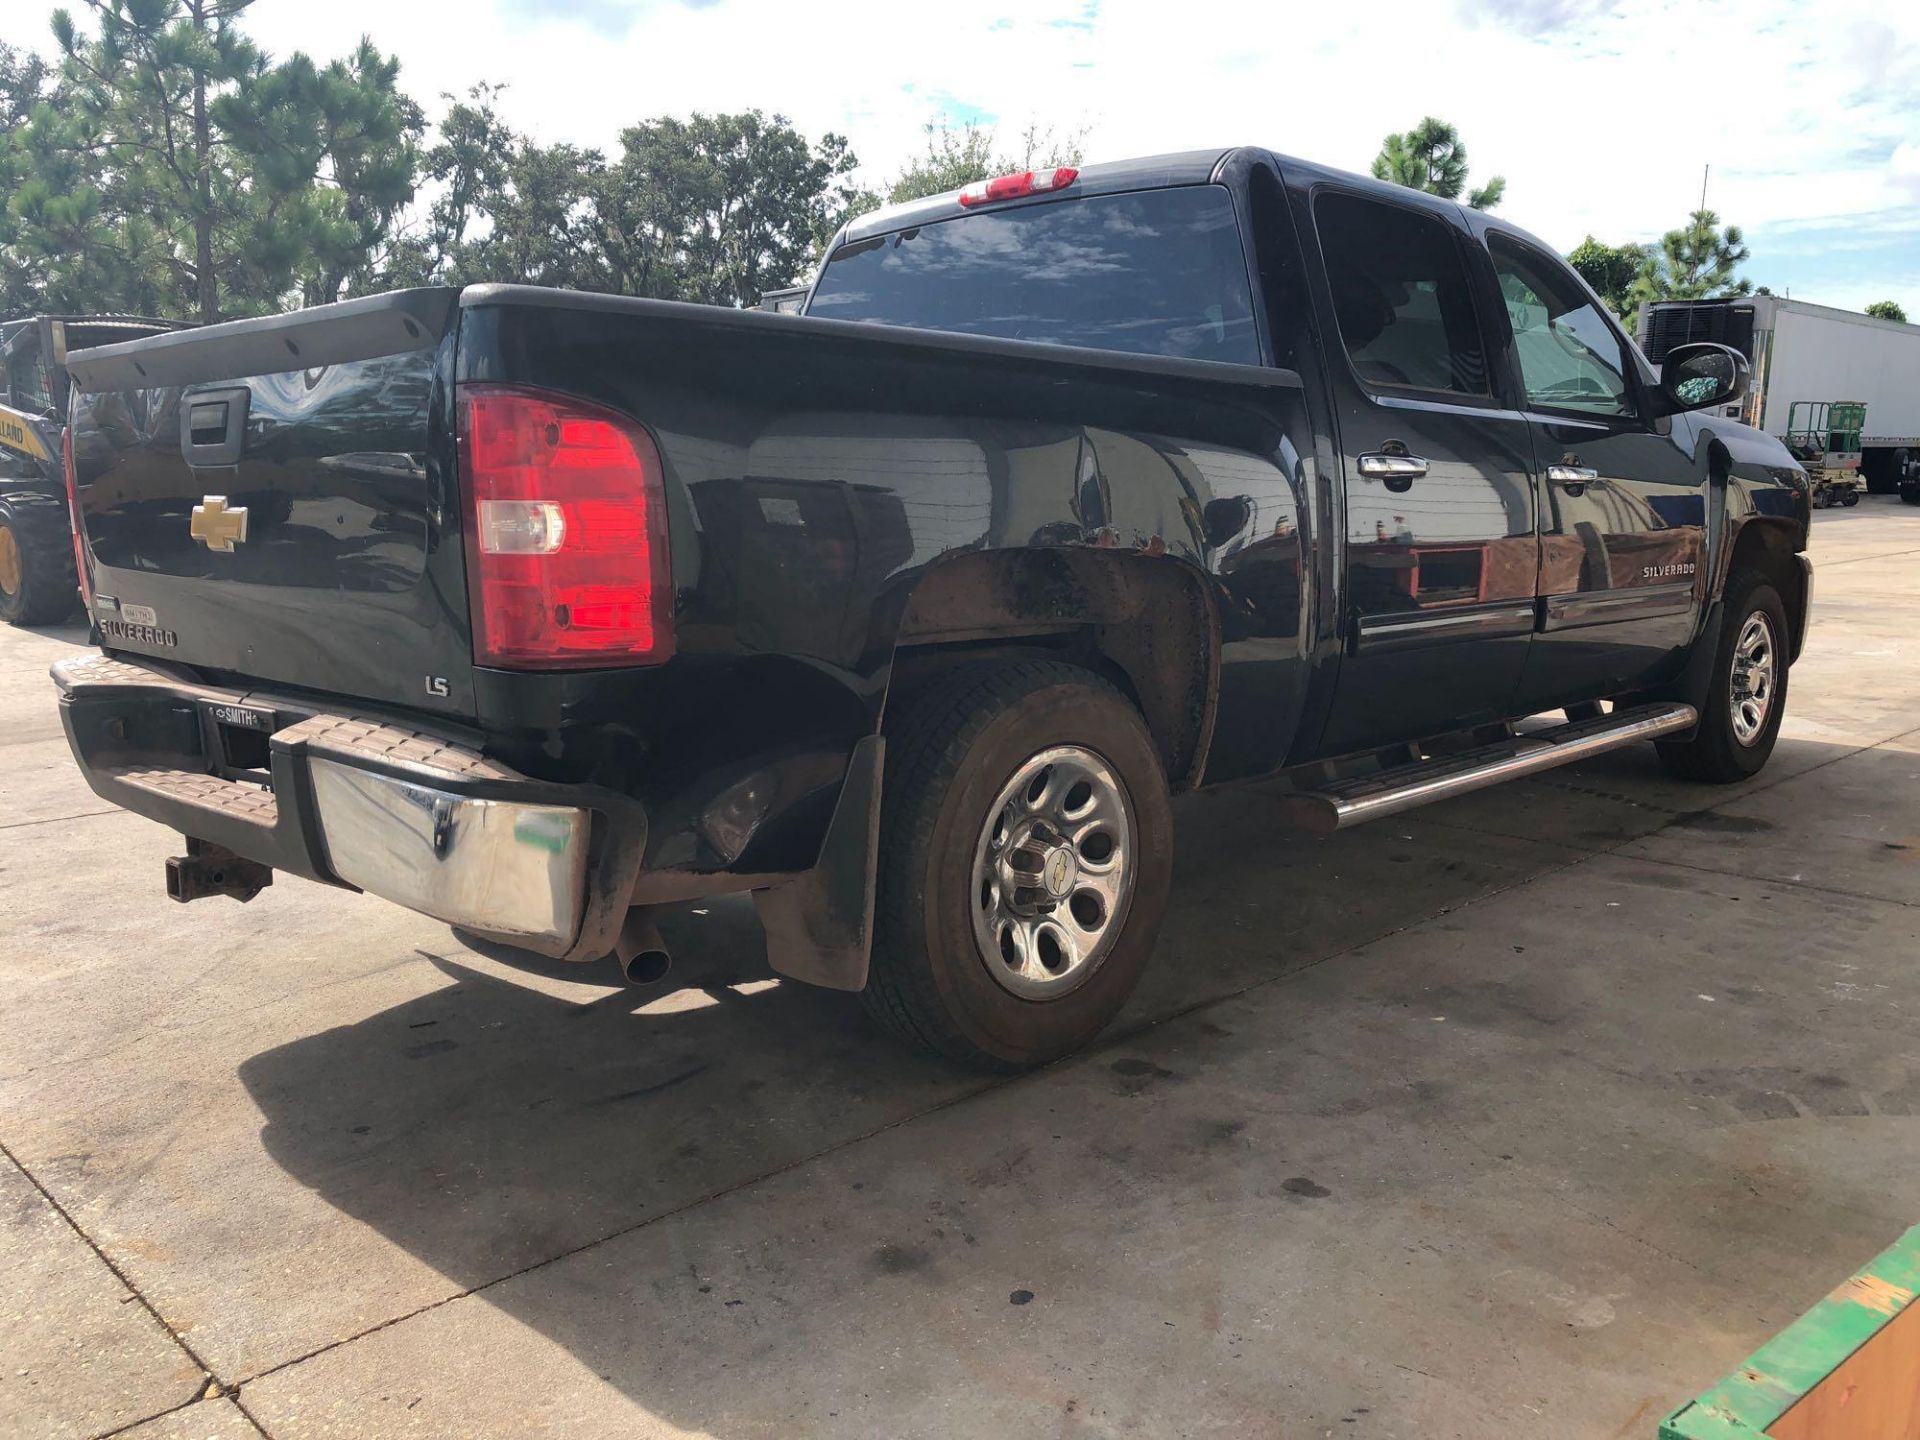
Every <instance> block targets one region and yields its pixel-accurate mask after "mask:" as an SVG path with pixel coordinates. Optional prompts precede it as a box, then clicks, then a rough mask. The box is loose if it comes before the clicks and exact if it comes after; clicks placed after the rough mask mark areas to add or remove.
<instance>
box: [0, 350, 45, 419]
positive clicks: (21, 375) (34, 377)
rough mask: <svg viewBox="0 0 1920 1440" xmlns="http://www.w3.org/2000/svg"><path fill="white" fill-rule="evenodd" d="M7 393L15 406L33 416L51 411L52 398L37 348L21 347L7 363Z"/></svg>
mask: <svg viewBox="0 0 1920 1440" xmlns="http://www.w3.org/2000/svg"><path fill="white" fill-rule="evenodd" d="M7 393H8V394H9V395H11V396H12V397H13V404H14V405H15V406H17V407H18V408H20V409H22V410H26V411H30V412H32V413H33V414H36V415H45V414H47V413H48V412H50V411H51V410H52V409H53V397H52V395H50V394H48V392H47V371H46V367H45V366H44V365H42V364H41V363H40V351H39V349H38V347H36V346H34V345H31V344H28V345H23V346H21V347H20V349H18V350H16V351H15V352H14V354H13V358H12V359H11V360H9V361H8V362H7ZM0 398H5V397H0Z"/></svg>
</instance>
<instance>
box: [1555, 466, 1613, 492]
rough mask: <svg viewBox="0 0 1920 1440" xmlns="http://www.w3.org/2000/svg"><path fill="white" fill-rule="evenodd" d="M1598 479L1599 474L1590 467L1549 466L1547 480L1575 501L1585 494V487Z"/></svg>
mask: <svg viewBox="0 0 1920 1440" xmlns="http://www.w3.org/2000/svg"><path fill="white" fill-rule="evenodd" d="M1599 478H1600V472H1599V471H1598V470H1596V469H1594V468H1593V467H1592V466H1591V465H1549V466H1547V480H1548V481H1549V482H1550V483H1552V484H1554V485H1558V486H1560V487H1561V488H1562V489H1564V490H1565V491H1566V492H1567V494H1569V495H1571V496H1573V497H1574V498H1575V499H1576V500H1577V499H1579V498H1580V497H1581V496H1582V495H1584V494H1586V493H1587V486H1589V485H1591V484H1592V483H1593V482H1594V481H1596V480H1598V479H1599Z"/></svg>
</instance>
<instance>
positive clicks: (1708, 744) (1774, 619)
mask: <svg viewBox="0 0 1920 1440" xmlns="http://www.w3.org/2000/svg"><path fill="white" fill-rule="evenodd" d="M1723 604H1724V607H1725V624H1724V625H1723V626H1722V628H1721V631H1720V639H1719V648H1718V651H1717V652H1716V654H1715V657H1714V666H1713V676H1712V679H1711V680H1709V682H1708V685H1707V697H1706V704H1705V706H1704V708H1703V709H1702V712H1701V715H1700V724H1699V726H1698V728H1697V729H1696V730H1695V731H1694V734H1693V737H1692V738H1691V739H1688V740H1674V741H1665V740H1663V741H1660V742H1658V748H1659V751H1660V758H1661V760H1662V761H1664V762H1665V764H1666V767H1667V769H1668V770H1669V771H1671V772H1672V773H1673V774H1675V775H1677V776H1679V777H1680V778H1681V779H1683V780H1701V781H1706V782H1707V783H1709V784H1716V785H1726V784H1732V783H1733V782H1735V781H1739V780H1745V779H1747V778H1748V777H1749V776H1753V775H1757V774H1759V773H1760V769H1761V767H1762V766H1764V765H1765V764H1766V763H1767V757H1768V756H1770V755H1772V754H1773V746H1774V742H1775V741H1776V740H1777V739H1778V738H1779V735H1780V721H1781V719H1782V717H1783V716H1784V715H1785V714H1786V708H1787V646H1786V635H1787V610H1786V606H1785V605H1784V604H1783V603H1782V602H1781V599H1780V592H1779V591H1778V590H1777V589H1775V588H1774V585H1773V582H1772V581H1770V580H1768V579H1767V578H1766V577H1764V576H1762V575H1760V574H1758V573H1756V572H1754V571H1751V570H1736V571H1735V572H1734V573H1733V574H1732V575H1731V576H1730V577H1728V580H1727V592H1726V598H1725V600H1724V602H1723Z"/></svg>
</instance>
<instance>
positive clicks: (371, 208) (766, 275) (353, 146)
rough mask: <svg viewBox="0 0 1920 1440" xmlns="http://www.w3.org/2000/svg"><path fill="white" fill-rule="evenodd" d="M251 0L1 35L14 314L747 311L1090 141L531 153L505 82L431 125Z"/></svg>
mask: <svg viewBox="0 0 1920 1440" xmlns="http://www.w3.org/2000/svg"><path fill="white" fill-rule="evenodd" d="M251 3H252V0H86V4H87V9H88V11H89V12H90V18H91V20H92V22H93V23H92V24H91V25H90V26H89V27H87V28H86V29H85V30H83V29H82V28H81V27H79V26H78V25H76V24H75V22H74V19H73V17H72V16H71V15H70V14H69V13H68V12H67V11H64V10H58V11H55V12H54V14H53V17H52V30H53V36H54V39H55V41H56V42H57V46H58V54H57V57H56V59H55V60H54V61H53V62H52V63H49V62H48V61H46V60H44V59H42V58H41V57H40V56H38V55H36V54H33V53H31V52H27V51H23V50H20V49H16V48H13V47H10V46H7V45H4V44H0V121H4V126H5V128H4V133H0V187H4V193H5V197H6V203H5V206H4V209H0V316H4V315H10V314H19V313H24V312H29V311H33V310H69V311H120V312H128V313H136V314H150V315H158V316H164V317H177V318H188V319H196V320H201V321H213V320H220V319H227V318H232V317H235V316H243V315H253V314H261V313H267V312H271V311H276V310H282V309H286V308H289V307H291V306H295V305H315V304H324V303H326V302H328V301H332V300H337V299H340V298H341V297H342V296H343V295H349V294H364V293H367V292H370V291H375V290H383V289H392V288H395V287H399V286H407V285H425V284H466V283H472V282H477V281H486V280H496V281H511V282H520V283H527V284H540V285H559V286H567V287H572V288H576V289H587V290H607V291H616V292H620V293H625V294H630V295H644V296H651V297H658V298H666V299H676V300H693V301H703V302H706V303H709V304H719V305H751V304H753V303H755V302H756V301H757V300H758V299H759V297H760V295H761V293H762V292H763V291H765V290H767V289H772V288H777V287H780V286H783V285H787V284H790V283H792V282H794V281H795V280H797V279H798V278H800V277H801V276H802V275H803V274H804V273H805V272H806V271H807V270H808V269H809V268H810V267H811V266H812V264H813V263H814V261H815V259H816V258H817V256H818V254H819V251H820V248H821V247H822V245H823V244H824V243H825V242H826V240H827V239H828V238H829V237H831V235H832V234H833V232H834V231H835V230H836V229H837V228H838V227H839V226H840V225H841V224H843V223H844V222H845V221H846V220H847V219H848V218H850V217H851V216H854V215H857V214H860V213H862V212H863V211H866V210H869V209H872V208H874V207H875V206H877V205H879V204H881V203H882V202H883V201H899V200H905V199H911V198H914V197H915V196H919V195H929V194H936V193H938V192H940V191H942V190H947V189H951V188H953V187H954V186H957V185H963V184H966V183H967V182H968V181H970V180H974V179H978V178H980V177H981V176H984V175H987V174H992V173H996V169H995V167H1003V168H1024V167H1025V166H1030V165H1033V164H1077V163H1079V159H1080V150H1081V143H1082V140H1083V139H1084V134H1083V133H1074V134H1069V135H1065V136H1056V135H1054V134H1053V133H1052V132H1050V131H1046V130H1043V129H1040V128H1038V127H1030V128H1029V129H1028V130H1027V131H1026V132H1025V133H1024V134H1023V135H1022V137H1021V145H1020V146H1019V147H1018V148H1017V149H1015V150H1014V151H1013V152H1012V153H1010V154H1009V153H1003V152H1002V151H1001V150H1000V149H999V148H998V147H997V146H996V144H995V140H994V136H993V134H992V132H990V131H988V130H985V129H983V128H981V127H978V126H975V125H960V126H951V125H947V124H944V123H936V124H933V125H929V126H928V127H927V137H926V146H925V150H924V152H923V153H921V154H919V155H918V156H916V157H915V158H914V159H913V160H912V161H911V162H910V163H908V164H907V165H906V166H905V167H904V168H903V169H902V170H901V171H900V173H899V174H897V175H896V176H894V177H893V178H892V179H891V180H890V181H889V182H888V183H887V184H886V185H884V186H883V187H882V188H881V189H880V190H874V189H869V188H867V187H865V186H863V185H861V184H860V183H859V182H858V181H857V180H856V179H855V176H856V172H857V171H858V168H859V161H858V158H857V157H856V156H855V154H854V153H853V151H852V149H851V148H850V147H849V145H848V143H847V140H846V138H845V137H844V136H841V135H836V134H832V133H828V134H825V135H822V136H820V137H819V138H818V139H810V138H809V137H807V136H805V135H803V134H801V133H800V132H799V131H798V130H796V129H795V128H794V127H793V125H791V124H790V123H789V122H788V121H787V120H786V118H785V117H783V116H780V115H777V114H766V113H763V112H762V111H759V110H748V111H743V112H740V113H737V114H718V115H707V114H694V115H691V116H687V117H663V118H658V119H653V120H647V121H643V122H642V123H639V124H636V125H633V126H630V127H629V128H627V129H625V130H623V131H622V132H621V133H620V136H619V141H618V147H617V149H614V150H612V151H602V150H599V149H594V148H590V147H583V146H577V145H570V144H564V143H562V144H550V145H549V144H542V143H540V142H539V141H537V140H535V139H534V138H533V137H532V136H529V135H526V134H523V133H520V132H519V131H517V130H515V129H514V128H513V127H512V126H511V125H509V124H508V123H507V121H506V120H505V119H504V118H503V115H502V110H501V104H500V100H501V94H502V90H503V88H504V87H502V86H499V85H494V84H487V83H482V84H478V85H475V86H474V87H473V88H472V89H471V90H469V91H468V92H467V93H466V94H464V95H460V96H443V97H442V108H441V112H440V114H439V117H438V120H437V123H435V124H434V125H433V127H432V129H431V131H429V127H428V124H427V114H426V111H425V110H424V109H423V107H422V106H421V105H420V104H418V103H417V102H416V101H415V100H414V99H412V98H411V97H410V96H408V95H407V94H406V93H404V92H403V91H402V90H401V89H400V87H399V83H398V82H399V64H398V62H397V61H396V60H395V59H394V57H392V56H390V55H386V54H383V53H381V51H380V50H379V49H378V48H377V47H376V46H375V45H374V44H373V43H372V42H371V41H370V40H362V41H361V43H360V45H359V46H358V48H357V49H356V50H355V51H354V52H353V53H352V54H351V55H348V56H345V57H343V58H340V59H336V60H332V61H329V62H327V63H324V64H322V63H319V62H317V61H315V60H313V59H311V58H309V57H308V56H306V55H304V54H300V53H295V54H293V55H291V56H288V57H287V58H286V59H284V60H275V59H273V58H271V57H269V56H267V55H266V54H264V53H263V52H261V51H260V49H259V48H258V47H257V46H255V45H254V44H253V43H252V41H250V40H249V39H248V38H247V36H246V34H245V31H244V28H243V20H244V17H245V12H246V10H247V9H248V7H249V5H250V4H251Z"/></svg>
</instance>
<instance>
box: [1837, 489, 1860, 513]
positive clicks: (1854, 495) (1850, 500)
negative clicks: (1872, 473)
mask: <svg viewBox="0 0 1920 1440" xmlns="http://www.w3.org/2000/svg"><path fill="white" fill-rule="evenodd" d="M1840 503H1841V504H1842V505H1845V506H1847V507H1848V508H1849V509H1851V508H1852V507H1853V506H1855V505H1858V504H1859V503H1860V492H1859V491H1858V490H1853V489H1849V490H1845V491H1843V492H1841V495H1840Z"/></svg>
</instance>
